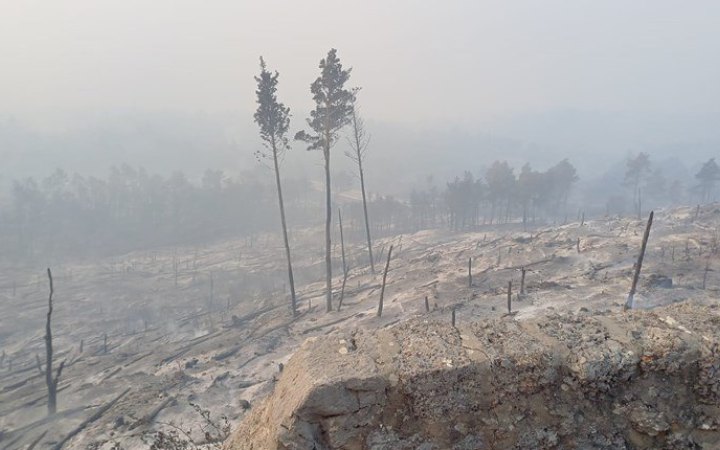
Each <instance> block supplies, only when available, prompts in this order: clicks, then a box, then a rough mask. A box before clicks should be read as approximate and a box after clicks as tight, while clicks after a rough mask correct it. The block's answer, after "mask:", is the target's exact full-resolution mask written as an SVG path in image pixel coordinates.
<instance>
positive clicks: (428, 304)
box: [425, 295, 430, 312]
mask: <svg viewBox="0 0 720 450" xmlns="http://www.w3.org/2000/svg"><path fill="white" fill-rule="evenodd" d="M425 312H430V302H429V301H428V296H427V295H426V296H425Z"/></svg>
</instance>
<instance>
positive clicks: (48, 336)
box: [45, 268, 65, 416]
mask: <svg viewBox="0 0 720 450" xmlns="http://www.w3.org/2000/svg"><path fill="white" fill-rule="evenodd" d="M47 275H48V281H49V283H50V295H49V296H48V312H47V322H45V356H46V358H45V384H47V388H48V415H49V416H51V415H53V414H55V413H56V412H57V385H58V381H59V380H60V374H61V373H62V370H63V367H65V361H63V362H61V363H60V366H59V367H58V369H57V373H56V375H55V378H54V379H53V375H52V362H53V361H52V360H53V346H52V328H51V320H52V312H53V304H52V298H53V294H54V293H55V290H54V288H53V278H52V272H51V271H50V269H49V268H48V270H47Z"/></svg>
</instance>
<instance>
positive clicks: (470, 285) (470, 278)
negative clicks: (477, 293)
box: [468, 257, 472, 287]
mask: <svg viewBox="0 0 720 450" xmlns="http://www.w3.org/2000/svg"><path fill="white" fill-rule="evenodd" d="M468 287H472V257H470V258H468Z"/></svg>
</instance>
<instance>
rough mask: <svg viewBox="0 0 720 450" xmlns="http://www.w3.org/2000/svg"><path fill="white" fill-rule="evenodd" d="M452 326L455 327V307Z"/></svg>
mask: <svg viewBox="0 0 720 450" xmlns="http://www.w3.org/2000/svg"><path fill="white" fill-rule="evenodd" d="M452 326H453V328H455V307H454V306H453V309H452Z"/></svg>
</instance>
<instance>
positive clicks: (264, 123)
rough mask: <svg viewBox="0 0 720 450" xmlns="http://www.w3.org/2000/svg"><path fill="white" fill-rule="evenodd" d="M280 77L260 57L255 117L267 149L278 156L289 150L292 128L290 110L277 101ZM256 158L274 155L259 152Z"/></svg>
mask: <svg viewBox="0 0 720 450" xmlns="http://www.w3.org/2000/svg"><path fill="white" fill-rule="evenodd" d="M279 76H280V74H279V73H278V72H277V71H275V73H274V74H273V73H271V72H270V71H268V70H267V66H266V65H265V60H263V58H262V57H260V76H257V77H255V81H256V82H257V85H258V87H257V90H256V91H255V94H256V95H257V104H258V108H257V111H255V114H254V116H253V117H254V118H255V123H257V124H258V126H259V127H260V138H261V139H262V140H263V141H264V144H265V147H266V148H267V149H269V150H270V151H272V152H273V153H276V155H277V156H280V154H282V152H284V151H285V150H287V149H288V139H287V132H288V128H289V127H290V108H288V107H286V106H285V105H284V104H282V103H280V102H278V99H277V85H278V78H279ZM255 156H256V157H257V158H258V159H260V158H270V157H272V156H273V155H270V154H268V153H266V152H262V151H257V152H255Z"/></svg>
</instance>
